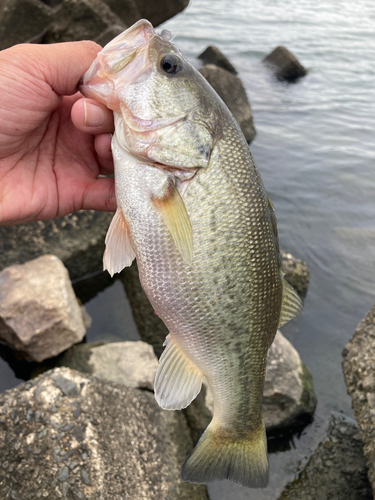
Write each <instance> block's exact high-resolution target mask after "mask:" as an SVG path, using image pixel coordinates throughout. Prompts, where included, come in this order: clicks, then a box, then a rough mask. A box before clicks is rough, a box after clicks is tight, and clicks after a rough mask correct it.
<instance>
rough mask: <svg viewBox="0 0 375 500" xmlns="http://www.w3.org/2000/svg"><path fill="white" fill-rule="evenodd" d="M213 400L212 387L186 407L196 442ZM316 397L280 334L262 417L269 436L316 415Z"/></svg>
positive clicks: (306, 372) (307, 374) (268, 374)
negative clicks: (304, 418)
mask: <svg viewBox="0 0 375 500" xmlns="http://www.w3.org/2000/svg"><path fill="white" fill-rule="evenodd" d="M213 407H214V404H213V399H212V395H211V391H210V390H209V388H208V386H206V387H205V389H204V391H203V392H202V394H200V395H199V397H198V398H197V399H196V400H194V401H193V402H192V403H191V405H190V406H189V407H188V408H186V410H185V412H186V415H187V419H188V423H189V427H190V428H191V429H192V435H193V439H194V440H195V441H197V440H198V438H199V437H200V435H201V434H202V432H203V430H204V429H205V428H206V427H207V425H208V424H209V422H210V420H211V418H212V412H213ZM315 407H316V396H315V392H314V387H313V383H312V376H311V373H310V371H309V370H308V368H307V367H306V366H305V364H304V363H303V361H302V360H301V358H300V357H299V355H298V353H297V351H296V350H295V349H294V347H293V346H292V344H291V343H290V342H289V341H288V340H287V339H286V338H285V337H284V336H283V335H282V333H281V332H280V331H278V333H277V334H276V337H275V340H274V342H273V344H272V345H271V347H270V349H269V351H268V358H267V368H266V379H265V383H264V390H263V403H262V414H263V420H264V423H265V426H266V428H267V432H268V433H273V432H275V431H276V430H277V429H280V428H284V427H288V426H292V425H293V424H295V423H296V421H298V420H301V419H302V418H303V417H310V419H311V416H312V415H313V413H314V410H315Z"/></svg>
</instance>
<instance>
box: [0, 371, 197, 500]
mask: <svg viewBox="0 0 375 500" xmlns="http://www.w3.org/2000/svg"><path fill="white" fill-rule="evenodd" d="M191 449H192V441H191V438H190V435H189V431H188V428H187V426H186V422H185V419H184V416H183V415H182V414H181V413H179V412H168V411H163V410H161V409H160V408H159V407H158V405H157V403H156V402H155V400H154V397H153V394H151V393H149V392H148V391H140V390H135V389H128V388H125V387H124V386H120V385H116V384H113V383H110V382H104V381H101V380H99V379H96V378H93V377H90V376H87V375H82V374H80V373H78V372H75V371H73V370H70V369H68V368H56V369H55V370H52V371H49V372H47V373H45V374H44V375H42V376H40V377H38V378H36V379H34V380H32V381H29V382H26V383H24V384H21V385H20V386H18V387H17V388H15V389H13V390H10V391H6V392H5V393H3V394H1V395H0V456H1V468H0V498H4V499H5V498H9V499H13V500H19V499H22V500H28V499H30V500H34V499H38V498H42V499H43V498H49V499H51V500H55V499H56V500H57V499H60V498H66V499H70V500H72V499H74V500H78V499H82V500H83V499H87V500H100V499H106V500H107V499H108V500H109V499H111V500H124V499H125V498H129V499H134V500H142V499H143V500H160V499H165V500H191V499H194V500H206V499H207V494H206V489H205V487H204V486H201V485H195V484H190V483H183V482H182V481H181V480H180V477H179V474H180V467H181V465H182V463H183V461H184V459H185V458H186V455H187V454H188V453H189V451H190V450H191Z"/></svg>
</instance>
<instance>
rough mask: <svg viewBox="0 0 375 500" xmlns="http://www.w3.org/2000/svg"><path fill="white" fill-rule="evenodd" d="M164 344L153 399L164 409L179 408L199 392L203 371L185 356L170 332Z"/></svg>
mask: <svg viewBox="0 0 375 500" xmlns="http://www.w3.org/2000/svg"><path fill="white" fill-rule="evenodd" d="M164 345H165V346H166V348H165V350H164V351H163V354H162V355H161V356H160V360H159V368H158V371H157V373H156V377H155V399H156V401H157V402H158V404H159V405H160V406H161V407H162V408H164V409H165V410H181V409H182V408H186V407H187V406H189V404H190V403H191V402H192V401H193V399H195V398H196V397H197V396H198V394H199V393H200V390H201V387H202V380H203V373H202V372H200V371H199V370H198V369H197V368H196V367H195V366H194V365H193V363H192V362H191V361H190V360H189V359H188V358H187V357H186V355H185V353H184V352H183V351H182V350H181V348H180V347H179V346H178V345H177V344H176V343H175V341H174V339H173V337H172V336H171V334H169V335H168V336H167V338H166V339H165V342H164Z"/></svg>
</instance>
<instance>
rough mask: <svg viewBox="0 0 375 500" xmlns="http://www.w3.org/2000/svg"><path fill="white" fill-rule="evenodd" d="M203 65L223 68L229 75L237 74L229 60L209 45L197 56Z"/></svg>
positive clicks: (213, 46) (216, 48)
mask: <svg viewBox="0 0 375 500" xmlns="http://www.w3.org/2000/svg"><path fill="white" fill-rule="evenodd" d="M198 59H201V61H203V63H204V64H214V65H215V66H219V67H220V68H223V69H225V70H227V71H229V73H233V74H234V75H236V74H237V71H236V68H235V67H234V66H233V65H232V63H231V62H230V61H229V59H228V58H227V57H226V56H225V55H224V54H223V53H222V52H221V50H220V49H218V47H216V46H215V45H209V46H208V47H207V48H206V49H205V50H204V51H203V52H202V54H200V55H199V56H198Z"/></svg>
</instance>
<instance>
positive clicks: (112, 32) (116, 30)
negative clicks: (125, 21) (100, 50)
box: [94, 24, 124, 47]
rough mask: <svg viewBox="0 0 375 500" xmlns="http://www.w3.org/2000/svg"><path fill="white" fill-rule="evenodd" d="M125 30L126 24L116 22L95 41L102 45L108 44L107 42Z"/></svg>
mask: <svg viewBox="0 0 375 500" xmlns="http://www.w3.org/2000/svg"><path fill="white" fill-rule="evenodd" d="M123 31H124V26H122V25H121V24H115V25H113V26H109V28H107V29H106V30H105V31H103V33H101V34H100V35H99V36H97V37H96V38H95V39H94V42H96V43H98V44H99V45H101V46H102V47H104V46H105V45H107V43H109V42H111V41H112V40H113V39H114V38H116V36H118V35H119V34H120V33H122V32H123Z"/></svg>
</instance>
